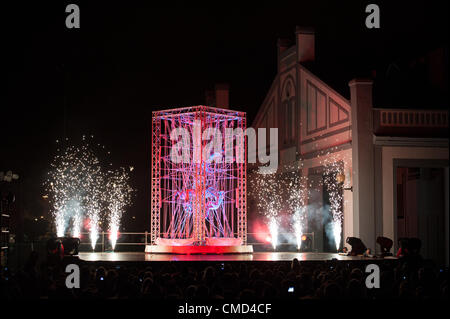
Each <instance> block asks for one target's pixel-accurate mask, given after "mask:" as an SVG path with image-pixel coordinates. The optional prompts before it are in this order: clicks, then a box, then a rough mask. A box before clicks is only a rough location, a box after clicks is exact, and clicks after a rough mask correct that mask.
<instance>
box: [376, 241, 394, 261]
mask: <svg viewBox="0 0 450 319" xmlns="http://www.w3.org/2000/svg"><path fill="white" fill-rule="evenodd" d="M393 243H394V242H393V241H392V239H389V238H387V237H382V236H379V237H378V238H377V244H379V245H380V249H381V256H382V257H384V256H392V253H391V248H392V245H393Z"/></svg>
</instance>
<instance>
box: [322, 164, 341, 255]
mask: <svg viewBox="0 0 450 319" xmlns="http://www.w3.org/2000/svg"><path fill="white" fill-rule="evenodd" d="M342 164H343V163H342V162H340V161H337V160H335V159H334V158H333V157H332V156H330V157H327V159H326V160H324V161H323V166H324V186H325V189H324V190H326V191H327V192H328V196H329V200H330V211H331V216H332V225H331V227H332V234H333V237H334V242H335V246H336V250H339V246H340V244H341V232H342V220H343V212H342V201H343V195H342V187H341V186H340V185H339V183H338V182H337V181H336V176H337V175H338V174H343V165H342Z"/></svg>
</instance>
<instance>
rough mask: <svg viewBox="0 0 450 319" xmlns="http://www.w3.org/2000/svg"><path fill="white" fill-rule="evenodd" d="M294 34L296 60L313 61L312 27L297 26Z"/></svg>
mask: <svg viewBox="0 0 450 319" xmlns="http://www.w3.org/2000/svg"><path fill="white" fill-rule="evenodd" d="M295 35H296V39H297V57H298V62H300V63H302V62H313V61H314V59H315V41H314V38H315V34H314V29H313V28H308V27H299V26H297V27H296V29H295Z"/></svg>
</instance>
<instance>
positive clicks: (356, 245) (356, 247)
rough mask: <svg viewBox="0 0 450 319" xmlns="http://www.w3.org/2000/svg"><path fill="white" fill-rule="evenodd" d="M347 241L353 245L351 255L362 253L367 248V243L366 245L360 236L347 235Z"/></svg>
mask: <svg viewBox="0 0 450 319" xmlns="http://www.w3.org/2000/svg"><path fill="white" fill-rule="evenodd" d="M345 242H346V243H347V244H349V245H350V246H351V247H352V250H351V251H350V253H349V255H350V256H357V255H362V254H364V252H365V251H366V250H367V247H366V245H364V243H363V242H362V240H361V239H360V238H357V237H347V239H346V240H345Z"/></svg>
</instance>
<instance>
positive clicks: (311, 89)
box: [251, 28, 448, 264]
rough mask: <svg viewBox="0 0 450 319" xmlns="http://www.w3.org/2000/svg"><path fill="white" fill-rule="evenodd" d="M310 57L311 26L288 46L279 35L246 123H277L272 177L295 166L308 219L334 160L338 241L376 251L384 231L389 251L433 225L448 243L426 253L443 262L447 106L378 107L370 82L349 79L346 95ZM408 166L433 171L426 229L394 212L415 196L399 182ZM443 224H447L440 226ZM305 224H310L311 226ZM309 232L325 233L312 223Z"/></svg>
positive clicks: (320, 202) (319, 241)
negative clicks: (435, 192) (432, 207)
mask: <svg viewBox="0 0 450 319" xmlns="http://www.w3.org/2000/svg"><path fill="white" fill-rule="evenodd" d="M314 60H315V34H314V31H313V30H311V29H306V28H297V30H296V41H295V44H294V45H289V43H288V42H286V41H284V40H279V42H278V73H277V75H276V77H275V79H274V80H273V83H272V85H271V87H270V89H269V91H268V93H267V95H266V97H265V99H264V101H263V103H262V105H261V107H260V109H259V111H258V113H257V115H256V117H255V120H254V122H253V125H252V127H253V128H255V129H258V128H278V154H279V166H278V171H277V174H282V173H283V171H285V170H290V171H292V170H294V171H297V172H298V174H299V175H300V176H304V177H307V182H306V183H305V185H304V187H308V188H309V195H308V199H307V200H308V203H307V205H308V209H310V208H311V209H314V210H315V212H313V213H309V216H310V215H311V214H317V208H318V207H322V208H323V207H326V206H327V203H326V201H327V199H326V198H325V197H324V194H323V193H324V192H325V189H324V188H323V179H324V174H325V171H324V167H325V166H326V165H328V164H329V163H335V165H336V163H337V166H338V167H340V172H341V173H342V174H341V175H343V176H341V178H340V181H339V182H340V183H342V189H341V191H342V193H341V196H342V213H343V227H342V228H343V229H342V238H343V239H344V241H345V238H347V237H359V238H361V239H362V240H363V242H364V243H365V244H366V246H367V247H370V248H372V249H373V250H374V249H375V248H376V238H377V237H378V236H384V237H388V238H391V239H392V240H393V241H394V245H395V246H394V249H395V248H396V242H397V239H398V238H400V237H422V238H421V239H422V241H423V242H426V241H427V237H431V234H432V233H433V227H435V228H436V227H437V228H439V233H440V234H441V235H442V236H444V237H445V236H446V238H447V239H446V241H444V238H442V242H440V243H439V245H440V246H442V245H444V246H445V245H447V247H446V248H445V247H442V251H439V252H431V250H430V252H428V251H427V253H428V254H429V255H430V256H431V255H433V257H434V255H439V257H438V258H446V262H447V264H448V136H447V132H448V111H447V110H437V111H433V110H431V109H432V107H430V110H417V109H414V110H412V109H381V108H377V105H373V100H374V99H373V96H372V91H373V81H372V80H371V79H361V78H356V79H353V80H352V81H350V82H349V83H348V85H349V87H348V90H349V92H350V98H349V99H347V98H345V97H344V96H342V95H341V94H339V93H338V92H337V91H336V90H334V89H333V88H332V87H331V86H330V85H328V84H327V83H326V82H325V81H323V80H322V79H321V78H319V77H318V76H316V75H315V74H314V72H313V71H311V69H312V68H309V67H308V66H309V65H311V63H314ZM267 141H269V138H267ZM269 147H271V148H273V147H274V146H273V145H272V146H270V145H269ZM272 151H273V150H272ZM413 168H414V170H415V171H417V169H418V170H419V171H420V170H427V169H437V170H438V171H439V174H441V175H440V176H439V177H438V179H439V180H441V179H442V181H439V182H438V184H439V183H440V184H442V185H441V186H442V187H439V192H441V191H442V194H441V195H440V196H441V197H442V198H440V199H439V201H442V203H441V204H439V205H440V206H439V207H437V208H436V212H431V213H428V215H427V216H426V217H423V218H425V219H426V220H427V223H428V224H429V226H427V227H428V228H427V227H425V226H424V227H422V226H420V223H419V225H418V224H417V222H416V226H415V228H414V227H412V228H411V229H410V230H409V231H406V232H405V231H402V227H404V225H402V223H403V222H404V221H405V220H406V219H405V218H406V217H405V215H406V214H405V213H404V212H398V211H397V210H398V209H399V207H401V205H400V204H401V203H402V204H404V203H405V200H406V199H407V198H406V197H408V196H409V197H411V196H413V193H412V190H410V189H412V186H411V185H412V184H411V185H409V184H408V186H407V187H406V186H405V187H406V188H405V190H404V192H403V193H401V194H400V193H399V191H400V190H401V187H400V186H398V185H401V184H402V181H403V182H405V180H408V176H407V174H408V170H411V169H413ZM427 172H428V171H427ZM428 173H429V172H428ZM252 174H256V172H253V173H252ZM402 174H403V175H402ZM436 174H438V173H436ZM422 175H423V174H422ZM419 180H420V178H419ZM419 184H420V183H419ZM425 184H426V183H425ZM425 184H424V185H425ZM440 184H439V185H440ZM321 185H322V186H321ZM424 185H421V186H420V187H425V186H424ZM416 186H417V185H416ZM417 187H419V186H417ZM444 191H445V194H444ZM421 194H425V195H423V196H422V197H426V198H424V199H422V201H423V203H421V204H420V205H426V203H427V202H430V201H431V202H433V199H432V198H433V196H432V194H428V193H425V192H422V193H421ZM402 196H403V197H402ZM399 197H402V198H401V199H400V200H399ZM400 202H401V203H400ZM402 207H403V206H402ZM422 208H424V207H422ZM251 209H255V208H251ZM402 209H404V207H403V208H402ZM425 210H426V211H429V210H427V209H425ZM417 214H419V215H417ZM420 214H421V213H416V215H415V216H414V217H410V218H409V220H408V223H409V224H411V221H412V220H414V219H415V220H417V219H418V218H419V219H420V218H422V217H420V216H421V215H420ZM429 215H430V216H431V215H436V216H434V217H432V216H431V217H430V216H429ZM402 216H403V217H402ZM418 216H419V217H418ZM445 219H446V220H447V222H446V223H445V224H446V225H447V226H445V227H444V226H443V225H444V224H443V223H444V220H445ZM440 222H442V224H440ZM316 224H317V223H316ZM441 226H442V227H444V228H445V229H442V230H441V229H440V228H442V227H441ZM308 227H309V228H314V227H313V226H311V223H309V225H308ZM322 227H324V226H323V224H322ZM435 230H436V229H435ZM313 231H315V232H316V233H321V232H322V231H323V230H321V229H320V227H319V228H318V227H317V226H316V227H315V228H314V229H313ZM321 237H322V236H316V239H315V241H316V242H315V247H316V250H318V251H321V250H327V249H326V243H325V241H326V239H323V238H321ZM428 240H431V239H430V238H428ZM344 241H343V243H342V244H344ZM341 246H342V245H341ZM425 248H426V247H425ZM439 249H440V248H439ZM444 249H446V253H444Z"/></svg>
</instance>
